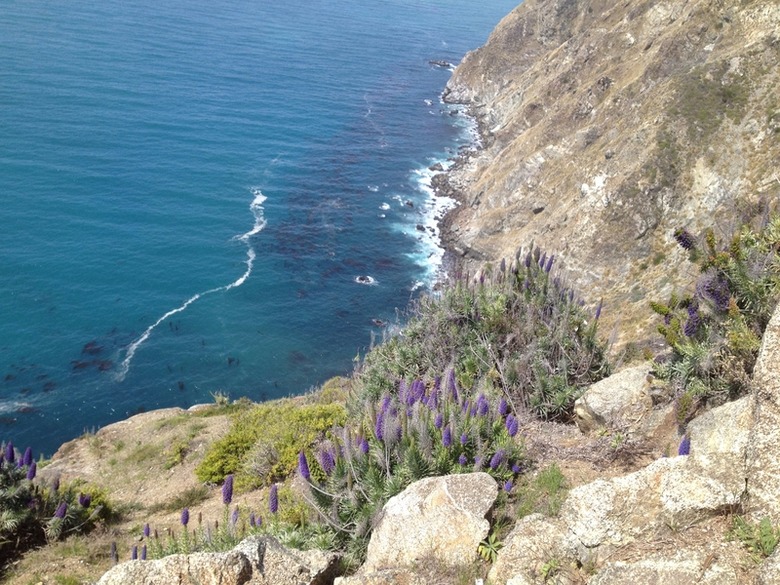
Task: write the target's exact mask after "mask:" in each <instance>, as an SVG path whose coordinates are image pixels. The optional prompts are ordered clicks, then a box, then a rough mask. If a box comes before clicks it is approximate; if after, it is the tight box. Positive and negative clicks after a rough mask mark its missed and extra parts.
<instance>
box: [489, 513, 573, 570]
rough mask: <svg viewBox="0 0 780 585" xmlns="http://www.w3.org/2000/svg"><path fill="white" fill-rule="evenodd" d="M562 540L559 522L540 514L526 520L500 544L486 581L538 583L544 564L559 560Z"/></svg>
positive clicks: (519, 523) (527, 517)
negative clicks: (501, 546) (500, 547)
mask: <svg viewBox="0 0 780 585" xmlns="http://www.w3.org/2000/svg"><path fill="white" fill-rule="evenodd" d="M563 536H564V531H563V529H562V526H561V523H560V522H558V521H556V520H553V519H551V518H545V517H544V516H542V515H541V514H532V515H530V516H526V517H525V518H523V519H522V520H520V521H519V522H518V523H517V524H516V525H515V527H514V528H513V529H512V532H510V533H509V535H508V536H507V537H506V539H505V540H504V547H503V548H502V549H501V550H500V551H499V553H498V558H497V559H496V562H495V563H494V564H493V567H492V568H491V569H490V573H489V574H488V581H489V582H490V583H506V582H507V581H509V580H511V582H512V583H514V584H515V585H520V584H525V583H528V584H531V583H537V582H539V578H540V575H541V574H542V568H543V566H544V564H545V563H547V562H549V561H550V560H551V559H561V558H562V557H563V555H564V551H563V546H562V543H563Z"/></svg>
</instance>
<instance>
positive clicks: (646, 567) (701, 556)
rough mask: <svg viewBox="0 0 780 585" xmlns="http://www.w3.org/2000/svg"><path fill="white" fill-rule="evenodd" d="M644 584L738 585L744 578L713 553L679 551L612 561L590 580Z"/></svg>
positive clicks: (603, 584)
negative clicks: (636, 558)
mask: <svg viewBox="0 0 780 585" xmlns="http://www.w3.org/2000/svg"><path fill="white" fill-rule="evenodd" d="M640 583H663V584H664V585H689V584H690V583H699V584H701V585H738V584H739V583H740V581H739V576H738V574H737V571H736V570H735V569H734V568H733V567H730V566H728V565H724V564H720V563H718V561H717V560H715V561H713V560H712V557H711V556H708V555H707V554H706V553H705V552H702V551H679V552H677V553H676V554H675V555H673V556H671V557H669V556H660V555H651V556H649V557H648V558H645V559H642V560H639V561H635V562H630V563H629V562H620V561H617V562H614V563H608V564H607V565H606V566H605V567H604V568H603V569H602V570H600V571H599V572H598V573H596V575H594V576H593V577H592V578H591V579H590V581H588V584H589V585H637V584H640Z"/></svg>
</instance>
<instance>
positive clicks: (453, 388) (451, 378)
mask: <svg viewBox="0 0 780 585" xmlns="http://www.w3.org/2000/svg"><path fill="white" fill-rule="evenodd" d="M447 389H448V390H449V391H450V392H452V399H453V400H454V401H455V402H457V401H458V381H457V380H456V379H455V368H452V369H451V370H450V373H449V375H448V376H447Z"/></svg>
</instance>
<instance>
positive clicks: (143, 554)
mask: <svg viewBox="0 0 780 585" xmlns="http://www.w3.org/2000/svg"><path fill="white" fill-rule="evenodd" d="M141 560H142V561H145V560H146V545H143V546H142V547H141Z"/></svg>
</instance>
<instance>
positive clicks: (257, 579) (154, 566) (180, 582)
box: [98, 536, 338, 585]
mask: <svg viewBox="0 0 780 585" xmlns="http://www.w3.org/2000/svg"><path fill="white" fill-rule="evenodd" d="M337 571H338V557H337V556H336V555H334V554H331V553H324V552H322V551H318V550H313V551H297V550H290V549H288V548H286V547H284V546H282V545H281V544H279V542H278V541H277V540H276V539H274V538H272V537H268V536H255V537H250V538H247V539H246V540H244V541H242V542H241V543H239V544H238V545H237V546H236V547H235V548H234V549H233V550H231V551H229V552H226V553H193V554H189V555H170V556H167V557H164V558H162V559H157V560H153V561H128V562H125V563H121V564H119V565H116V566H115V567H113V568H112V569H110V570H109V571H108V572H107V573H106V574H105V575H103V577H102V578H101V579H100V581H99V582H98V585H171V584H174V583H175V584H177V585H203V584H204V583H208V584H209V585H326V584H329V583H332V582H333V579H334V578H335V576H336V574H337Z"/></svg>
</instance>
